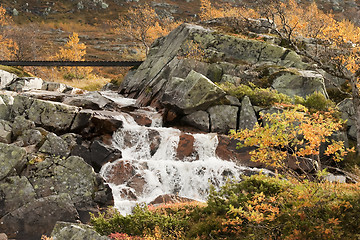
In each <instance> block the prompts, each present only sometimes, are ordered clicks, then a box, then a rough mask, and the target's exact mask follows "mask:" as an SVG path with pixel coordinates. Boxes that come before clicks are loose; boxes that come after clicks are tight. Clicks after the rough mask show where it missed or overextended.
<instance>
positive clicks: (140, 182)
mask: <svg viewBox="0 0 360 240" xmlns="http://www.w3.org/2000/svg"><path fill="white" fill-rule="evenodd" d="M145 184H146V181H145V179H144V178H143V177H141V175H140V174H136V175H135V176H134V177H133V178H131V180H130V181H129V183H128V184H127V186H129V187H131V188H133V189H134V190H135V193H142V192H143V191H144V186H145Z"/></svg>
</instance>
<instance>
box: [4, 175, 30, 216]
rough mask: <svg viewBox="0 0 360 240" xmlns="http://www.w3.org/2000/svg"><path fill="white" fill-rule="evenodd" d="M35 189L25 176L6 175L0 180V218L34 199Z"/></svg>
mask: <svg viewBox="0 0 360 240" xmlns="http://www.w3.org/2000/svg"><path fill="white" fill-rule="evenodd" d="M35 197H36V194H35V191H34V189H33V187H32V186H31V184H30V182H29V181H28V180H27V178H26V177H18V176H14V177H8V178H6V179H5V180H3V181H2V182H0V218H1V217H3V216H4V215H6V214H7V213H9V212H12V211H14V210H16V209H17V208H19V207H21V206H23V205H25V204H26V203H28V202H31V201H34V200H35Z"/></svg>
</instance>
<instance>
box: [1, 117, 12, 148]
mask: <svg viewBox="0 0 360 240" xmlns="http://www.w3.org/2000/svg"><path fill="white" fill-rule="evenodd" d="M11 140H12V124H11V122H8V121H6V120H2V119H0V142H2V143H11V142H12V141H11Z"/></svg>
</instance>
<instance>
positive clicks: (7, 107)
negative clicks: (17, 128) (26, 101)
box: [0, 93, 14, 120]
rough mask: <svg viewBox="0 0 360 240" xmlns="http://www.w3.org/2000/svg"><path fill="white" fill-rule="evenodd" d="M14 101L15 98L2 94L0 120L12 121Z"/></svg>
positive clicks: (0, 96) (0, 95)
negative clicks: (11, 114)
mask: <svg viewBox="0 0 360 240" xmlns="http://www.w3.org/2000/svg"><path fill="white" fill-rule="evenodd" d="M13 101H14V98H13V96H11V95H6V94H2V93H1V94H0V119H4V120H10V113H11V107H12V104H13Z"/></svg>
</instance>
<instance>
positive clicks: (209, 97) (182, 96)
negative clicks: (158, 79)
mask: <svg viewBox="0 0 360 240" xmlns="http://www.w3.org/2000/svg"><path fill="white" fill-rule="evenodd" d="M223 96H225V92H224V91H223V90H222V89H221V88H219V87H218V86H216V85H215V84H214V83H213V82H211V81H210V80H209V79H208V78H207V77H205V76H204V75H202V74H200V73H197V72H195V71H191V72H190V73H189V74H188V75H187V77H186V78H185V79H184V81H182V82H180V83H179V84H177V86H176V87H175V88H172V89H169V90H168V91H167V92H166V93H165V94H164V96H163V98H162V102H163V103H164V104H166V105H171V106H172V107H174V108H176V109H178V110H179V111H181V112H183V113H185V114H189V113H192V112H195V111H198V110H205V109H207V108H208V107H209V106H210V105H211V104H212V103H214V102H215V101H216V100H218V99H220V98H221V97H223Z"/></svg>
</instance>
